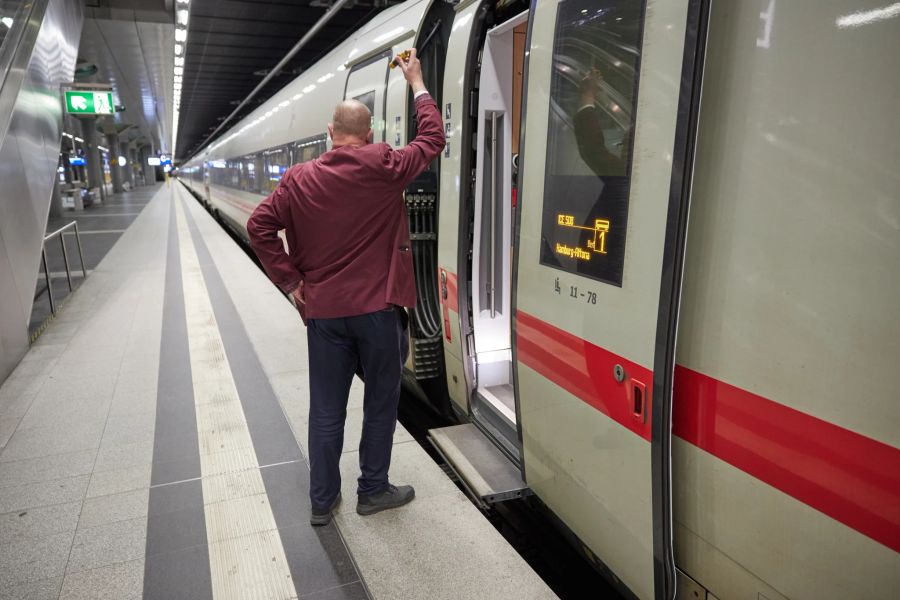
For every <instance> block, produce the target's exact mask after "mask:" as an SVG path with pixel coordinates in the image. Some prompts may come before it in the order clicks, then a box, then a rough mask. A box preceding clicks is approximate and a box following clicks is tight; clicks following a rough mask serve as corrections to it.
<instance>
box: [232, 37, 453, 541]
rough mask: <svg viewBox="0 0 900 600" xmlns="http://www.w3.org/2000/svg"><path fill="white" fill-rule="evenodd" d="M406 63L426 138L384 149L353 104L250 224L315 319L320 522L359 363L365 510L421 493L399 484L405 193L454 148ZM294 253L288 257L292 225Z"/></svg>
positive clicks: (335, 498)
mask: <svg viewBox="0 0 900 600" xmlns="http://www.w3.org/2000/svg"><path fill="white" fill-rule="evenodd" d="M402 56H405V55H401V57H398V58H397V62H398V66H399V67H400V69H401V70H402V71H403V75H404V77H405V78H406V80H407V82H408V83H409V85H410V86H411V87H412V91H413V94H414V96H415V104H416V113H417V119H418V127H419V128H418V136H417V137H416V139H415V140H413V141H412V142H411V143H410V144H409V145H408V146H406V147H405V148H402V149H398V150H395V149H393V148H391V147H390V146H389V145H388V144H373V143H372V130H371V128H370V127H371V114H370V113H369V109H368V108H366V106H365V105H364V104H362V103H360V102H357V101H355V100H348V101H344V102H341V103H340V104H339V105H338V106H337V108H336V109H335V111H334V120H333V122H331V123H329V124H328V134H329V135H330V136H331V139H332V141H333V143H334V144H333V149H332V150H331V151H330V152H326V153H325V154H323V155H322V156H320V157H319V158H317V159H315V160H312V161H309V162H306V163H302V164H299V165H295V166H294V167H291V168H290V169H289V170H288V171H287V172H285V174H284V176H283V177H282V179H281V183H279V185H278V188H276V190H275V191H274V192H273V193H272V195H271V196H269V197H268V198H266V199H265V200H264V201H263V202H262V203H261V204H260V205H259V206H258V207H257V208H256V210H255V211H253V214H252V215H251V217H250V220H249V221H248V222H247V231H248V233H249V234H250V243H251V245H252V246H253V249H254V251H255V252H256V255H257V256H258V257H259V259H260V261H262V264H263V267H264V268H265V270H266V273H267V274H268V275H269V278H270V279H272V281H273V282H274V283H275V284H276V285H278V286H279V287H280V288H281V289H282V290H283V291H284V292H286V293H288V294H290V296H291V298H292V300H293V301H294V303H295V306H297V308H298V310H299V311H300V315H301V317H302V318H303V319H304V321H305V322H306V324H307V327H308V329H307V339H308V344H309V371H310V384H309V388H310V410H309V413H310V414H309V448H308V449H309V461H310V492H309V493H310V500H311V504H312V516H311V517H310V523H311V524H312V525H326V524H328V523H329V522H330V521H331V511H332V510H333V509H334V508H335V507H336V506H337V504H338V502H340V489H341V477H340V468H339V460H340V456H341V449H342V446H343V439H344V420H345V418H346V415H347V397H348V394H349V392H350V384H351V381H352V379H353V375H354V373H355V371H356V368H357V365H358V364H359V365H361V367H362V371H363V375H364V379H365V392H364V396H363V398H364V407H363V415H364V416H363V432H362V440H361V441H360V445H359V466H360V471H361V474H360V476H359V479H358V486H357V496H358V501H357V509H356V510H357V512H358V513H359V514H362V515H369V514H373V513H376V512H379V511H382V510H385V509H389V508H396V507H398V506H402V505H404V504H406V503H408V502H410V501H411V500H412V499H413V497H414V496H415V491H414V490H413V488H412V486H408V485H405V486H399V487H395V486H394V485H392V484H391V483H390V482H389V480H388V469H389V467H390V462H391V447H392V445H393V434H394V428H395V427H396V423H397V405H398V403H399V399H400V374H401V370H402V364H403V362H405V360H406V354H407V352H408V341H407V338H406V335H407V334H406V325H407V322H408V318H407V315H406V312H405V310H404V309H403V308H401V307H413V306H415V303H416V290H415V281H414V279H413V266H412V256H411V252H410V242H409V224H408V221H407V214H406V207H405V205H404V202H403V197H402V192H403V190H404V189H405V188H406V186H407V185H408V184H409V183H410V182H411V181H412V180H413V179H414V178H415V177H416V176H417V175H418V174H419V173H421V172H422V171H423V170H424V169H425V167H426V166H428V164H429V163H431V161H432V160H434V159H435V157H437V156H438V154H440V152H441V150H442V149H443V147H444V132H443V127H442V126H441V116H440V112H439V111H438V108H437V105H436V104H435V102H434V100H433V99H432V98H431V96H430V95H429V94H428V92H427V91H426V90H425V85H424V82H423V80H422V69H421V65H420V63H419V60H418V59H417V58H416V51H415V50H410V51H409V55H408V58H405V59H404V58H402ZM282 229H283V230H284V231H285V236H286V240H287V245H288V248H289V249H290V255H288V254H285V251H284V246H283V245H282V241H281V238H279V237H278V232H279V231H280V230H282Z"/></svg>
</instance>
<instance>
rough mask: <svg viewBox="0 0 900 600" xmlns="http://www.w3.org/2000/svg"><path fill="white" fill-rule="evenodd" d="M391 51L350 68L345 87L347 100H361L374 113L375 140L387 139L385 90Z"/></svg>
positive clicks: (373, 129) (373, 128)
mask: <svg viewBox="0 0 900 600" xmlns="http://www.w3.org/2000/svg"><path fill="white" fill-rule="evenodd" d="M390 59H391V51H390V50H385V51H384V52H381V53H379V54H376V55H375V56H373V57H371V58H369V59H367V60H364V61H362V62H360V63H358V64H356V65H354V66H353V68H352V69H351V70H350V73H349V75H347V84H346V87H345V88H344V99H345V100H359V101H360V102H362V103H363V104H365V105H366V106H367V107H369V111H370V112H371V113H372V132H373V134H374V135H373V141H374V142H376V143H377V142H383V141H385V140H386V135H387V128H386V126H385V118H384V110H385V92H386V91H387V78H388V73H389V70H388V63H389V61H390Z"/></svg>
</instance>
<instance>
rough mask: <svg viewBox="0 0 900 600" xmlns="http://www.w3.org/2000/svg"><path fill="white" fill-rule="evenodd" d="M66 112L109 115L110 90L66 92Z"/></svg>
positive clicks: (112, 107)
mask: <svg viewBox="0 0 900 600" xmlns="http://www.w3.org/2000/svg"><path fill="white" fill-rule="evenodd" d="M66 112H67V113H70V114H73V115H111V114H113V112H115V107H114V106H113V95H112V92H71V91H67V92H66Z"/></svg>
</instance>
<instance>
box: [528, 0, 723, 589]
mask: <svg viewBox="0 0 900 600" xmlns="http://www.w3.org/2000/svg"><path fill="white" fill-rule="evenodd" d="M706 14H707V3H706V2H704V1H702V0H666V2H661V1H658V2H653V1H649V2H646V1H641V0H630V1H619V2H608V1H598V0H548V1H546V2H545V1H541V2H533V4H532V15H531V19H530V26H529V32H528V42H527V45H528V50H529V56H528V64H527V73H526V99H525V108H524V113H525V120H524V124H525V125H524V131H523V135H524V145H523V150H522V155H521V171H520V173H519V189H520V190H521V192H520V193H521V203H520V207H521V208H520V214H519V225H518V229H517V231H518V238H517V241H516V243H515V246H516V248H517V252H516V259H515V263H514V269H515V272H514V281H515V284H514V293H515V296H514V298H513V302H514V306H515V314H514V321H513V323H514V342H515V343H514V356H513V358H514V362H515V377H516V381H515V387H516V393H517V398H518V403H519V406H518V409H519V413H520V420H521V429H520V435H521V437H522V449H523V457H524V461H523V462H524V469H525V478H526V482H527V484H528V486H529V487H530V488H531V489H532V490H533V491H534V493H535V494H536V495H537V496H538V497H539V498H540V499H541V500H542V501H543V502H544V504H546V505H547V506H548V507H549V508H550V510H552V512H554V513H555V514H556V515H558V516H559V517H560V518H561V520H562V521H563V522H564V524H565V525H566V526H567V528H568V529H569V530H571V531H572V532H573V533H574V534H575V535H577V536H578V537H579V538H580V540H581V542H582V543H583V544H584V546H586V547H587V548H589V549H590V551H591V552H592V553H593V555H595V557H596V558H597V559H598V560H599V561H600V562H602V563H603V564H604V565H605V567H606V568H608V569H609V570H610V571H612V573H614V574H615V578H616V579H617V580H618V581H619V582H620V583H621V584H622V585H623V586H624V587H626V588H628V590H630V592H631V593H633V594H634V595H635V596H637V597H639V598H673V597H674V593H675V569H674V561H673V550H672V516H671V492H670V489H671V479H670V478H671V467H670V430H671V393H672V379H673V368H674V354H675V332H676V320H677V314H678V306H679V296H680V288H681V271H682V256H683V251H684V240H685V234H686V222H687V214H688V200H689V195H690V178H691V165H692V155H693V140H694V133H695V127H696V116H697V114H696V113H697V109H698V106H699V102H698V100H699V90H700V85H699V82H700V73H701V70H702V54H703V53H702V49H703V45H704V41H705V23H706Z"/></svg>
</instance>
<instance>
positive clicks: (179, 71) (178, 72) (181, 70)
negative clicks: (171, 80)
mask: <svg viewBox="0 0 900 600" xmlns="http://www.w3.org/2000/svg"><path fill="white" fill-rule="evenodd" d="M183 73H184V67H175V74H176V75H182V74H183Z"/></svg>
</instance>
